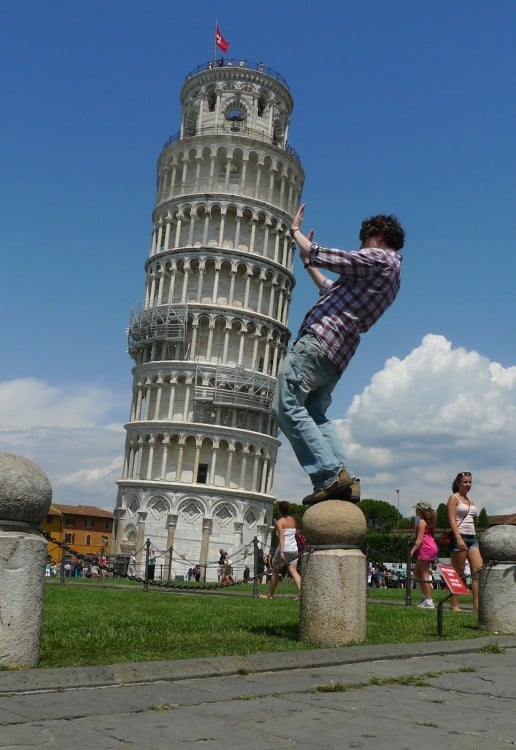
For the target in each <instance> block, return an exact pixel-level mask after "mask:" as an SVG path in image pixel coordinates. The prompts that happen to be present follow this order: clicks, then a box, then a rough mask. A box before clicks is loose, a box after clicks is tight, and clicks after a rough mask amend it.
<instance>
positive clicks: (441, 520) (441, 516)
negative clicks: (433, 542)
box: [437, 503, 450, 529]
mask: <svg viewBox="0 0 516 750" xmlns="http://www.w3.org/2000/svg"><path fill="white" fill-rule="evenodd" d="M449 525H450V524H449V523H448V507H447V505H446V503H439V505H438V506H437V528H438V529H447V528H448V526H449Z"/></svg>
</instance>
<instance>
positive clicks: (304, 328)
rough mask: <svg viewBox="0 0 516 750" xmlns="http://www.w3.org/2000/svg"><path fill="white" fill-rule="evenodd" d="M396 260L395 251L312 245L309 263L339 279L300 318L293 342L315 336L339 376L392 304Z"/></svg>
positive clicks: (397, 269)
mask: <svg viewBox="0 0 516 750" xmlns="http://www.w3.org/2000/svg"><path fill="white" fill-rule="evenodd" d="M401 260H402V259H401V256H400V255H399V253H398V252H397V251H394V250H382V249H381V248H374V247H373V248H363V249H361V250H355V251H353V252H348V251H347V250H333V249H330V248H326V247H321V246H320V245H318V244H317V243H315V242H314V243H312V246H311V248H310V263H311V264H312V265H313V266H320V267H321V268H327V269H328V270H330V271H335V272H336V273H338V274H339V278H338V279H337V280H336V281H330V280H329V279H327V280H326V281H325V282H324V284H323V285H322V286H321V288H320V292H319V293H320V295H321V298H320V300H319V302H317V303H316V304H315V305H314V306H313V307H312V308H311V309H310V310H309V311H308V312H307V314H306V315H305V317H304V320H303V322H302V324H301V328H300V330H299V334H298V338H299V336H301V335H302V334H303V333H306V332H311V333H313V334H315V336H316V337H317V339H318V341H319V343H320V344H321V346H322V349H323V351H324V353H325V355H326V356H327V357H328V359H329V360H330V362H333V364H334V365H335V367H336V368H337V369H338V370H339V372H343V371H344V370H345V369H346V366H347V364H348V362H349V360H350V359H351V357H352V356H353V354H354V353H355V351H356V349H357V347H358V344H359V342H360V334H361V333H365V331H368V330H369V328H371V326H372V325H373V324H374V323H376V321H377V320H378V318H379V317H380V316H381V315H383V313H384V312H385V310H386V309H387V308H388V307H389V306H390V305H391V304H392V303H393V302H394V300H395V298H396V295H397V294H398V290H399V288H400V270H401Z"/></svg>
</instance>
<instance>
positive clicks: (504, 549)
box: [479, 524, 516, 562]
mask: <svg viewBox="0 0 516 750" xmlns="http://www.w3.org/2000/svg"><path fill="white" fill-rule="evenodd" d="M479 547H480V554H481V555H482V558H483V559H484V560H498V561H499V562H503V561H504V560H516V526H511V525H510V524H500V525H499V526H490V527H489V528H488V529H486V530H485V531H484V532H483V534H480V535H479Z"/></svg>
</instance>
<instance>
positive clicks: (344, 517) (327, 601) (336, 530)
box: [299, 500, 367, 647]
mask: <svg viewBox="0 0 516 750" xmlns="http://www.w3.org/2000/svg"><path fill="white" fill-rule="evenodd" d="M366 530H367V524H366V520H365V517H364V514H363V513H362V511H361V510H360V508H358V507H357V506H356V505H353V504H352V503H348V502H345V501H343V500H325V501H324V502H322V503H317V505H313V506H312V507H311V508H309V509H308V510H307V511H306V513H305V514H304V516H303V531H304V533H305V534H306V536H307V538H308V540H309V542H310V545H313V546H314V547H315V549H314V550H312V551H310V552H309V554H308V555H307V556H306V561H305V564H304V570H303V583H302V586H301V614H300V623H299V638H300V640H301V641H309V642H310V643H313V644H314V645H316V646H323V647H334V646H345V645H347V644H349V643H360V642H362V641H363V640H364V638H365V636H366V596H367V564H366V558H365V556H364V555H363V554H362V552H361V550H360V549H358V547H359V545H360V544H361V543H362V541H363V539H364V535H365V532H366ZM348 546H349V547H351V549H349V548H348V549H346V547H348ZM353 547H354V548H353Z"/></svg>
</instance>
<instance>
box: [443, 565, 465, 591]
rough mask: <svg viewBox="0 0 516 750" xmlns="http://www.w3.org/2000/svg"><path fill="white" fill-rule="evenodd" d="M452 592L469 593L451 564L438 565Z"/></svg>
mask: <svg viewBox="0 0 516 750" xmlns="http://www.w3.org/2000/svg"><path fill="white" fill-rule="evenodd" d="M437 567H438V568H439V570H440V571H441V573H442V576H443V578H444V580H445V582H446V585H447V586H448V588H449V589H450V591H451V593H452V594H469V590H468V588H467V586H466V584H465V583H464V581H463V580H462V578H461V577H460V575H459V574H458V573H457V571H456V570H455V568H454V567H453V565H438V566H437Z"/></svg>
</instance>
